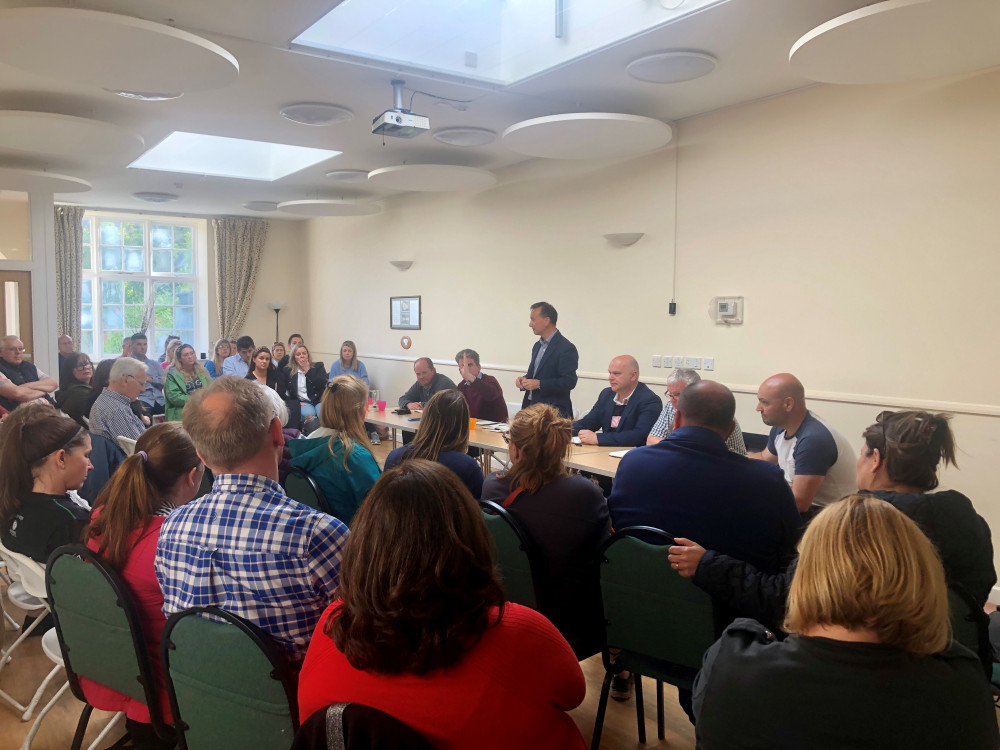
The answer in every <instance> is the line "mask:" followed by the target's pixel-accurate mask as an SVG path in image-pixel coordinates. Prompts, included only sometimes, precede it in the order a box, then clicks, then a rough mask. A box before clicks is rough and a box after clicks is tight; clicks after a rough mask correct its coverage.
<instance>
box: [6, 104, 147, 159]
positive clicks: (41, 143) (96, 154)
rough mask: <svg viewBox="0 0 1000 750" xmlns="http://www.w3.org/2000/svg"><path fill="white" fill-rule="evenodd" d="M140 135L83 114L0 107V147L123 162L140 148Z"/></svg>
mask: <svg viewBox="0 0 1000 750" xmlns="http://www.w3.org/2000/svg"><path fill="white" fill-rule="evenodd" d="M142 147H143V140H142V137H141V136H138V135H136V134H134V133H130V132H128V131H127V130H125V129H124V128H121V127H118V126H117V125H113V124H112V123H110V122H102V121H101V120H91V119H89V118H87V117H72V116H70V115H58V114H51V113H49V112H25V111H20V110H0V150H10V151H18V152H22V153H28V154H40V155H43V156H61V157H72V158H74V159H76V160H81V161H104V160H107V159H114V160H115V161H118V162H120V163H121V164H126V163H128V162H130V161H131V160H132V159H134V158H135V157H136V156H138V155H139V153H140V152H141V151H142Z"/></svg>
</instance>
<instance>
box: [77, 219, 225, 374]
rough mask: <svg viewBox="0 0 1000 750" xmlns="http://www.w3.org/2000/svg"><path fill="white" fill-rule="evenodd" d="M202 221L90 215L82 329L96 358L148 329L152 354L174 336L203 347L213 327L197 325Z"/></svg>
mask: <svg viewBox="0 0 1000 750" xmlns="http://www.w3.org/2000/svg"><path fill="white" fill-rule="evenodd" d="M197 223H198V222H196V221H190V220H178V219H174V218H168V217H152V218H150V217H129V216H121V217H118V216H105V215H103V214H91V213H87V214H85V215H84V219H83V290H82V296H83V310H82V317H81V328H82V331H83V336H82V341H81V344H80V346H81V349H82V350H83V351H85V352H87V353H89V354H91V356H93V357H95V358H103V357H106V356H115V355H117V354H119V353H120V352H121V350H122V339H124V337H125V336H128V335H131V334H133V333H136V332H138V331H142V330H145V331H146V335H147V336H149V354H150V356H152V357H154V358H155V357H156V356H157V353H158V352H162V351H163V344H164V341H165V340H166V338H167V336H169V335H176V336H180V338H181V340H182V341H184V342H185V343H190V344H192V345H193V346H194V347H195V349H198V344H199V343H203V341H202V340H203V339H204V338H205V336H206V334H207V330H205V331H202V330H200V328H202V327H204V326H201V327H199V326H198V325H197V321H198V314H199V311H201V310H203V309H204V307H205V300H204V298H203V297H202V298H201V299H199V296H200V295H199V290H200V289H201V288H202V287H203V285H201V284H199V279H198V277H197V273H198V269H199V265H202V264H203V263H204V259H203V257H202V258H199V248H198V236H199V232H198V231H197V229H198V227H197Z"/></svg>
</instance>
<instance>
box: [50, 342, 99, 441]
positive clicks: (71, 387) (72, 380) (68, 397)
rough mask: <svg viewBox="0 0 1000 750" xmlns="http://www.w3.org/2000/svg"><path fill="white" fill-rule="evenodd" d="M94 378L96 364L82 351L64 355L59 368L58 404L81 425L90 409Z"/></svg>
mask: <svg viewBox="0 0 1000 750" xmlns="http://www.w3.org/2000/svg"><path fill="white" fill-rule="evenodd" d="M93 378H94V364H93V362H91V361H90V357H89V356H87V355H86V354H83V353H82V352H71V353H70V354H67V355H66V356H65V357H63V363H62V367H61V368H59V390H58V391H56V394H55V397H56V406H57V407H58V408H59V409H61V410H62V411H63V413H64V414H66V415H67V416H68V417H70V418H71V419H73V420H75V421H76V423H77V424H78V425H80V426H81V427H86V425H85V424H84V423H83V417H84V415H85V414H86V413H87V412H88V411H89V409H88V408H87V407H88V404H89V402H90V394H91V391H92V390H93V389H92V388H91V383H92V381H93Z"/></svg>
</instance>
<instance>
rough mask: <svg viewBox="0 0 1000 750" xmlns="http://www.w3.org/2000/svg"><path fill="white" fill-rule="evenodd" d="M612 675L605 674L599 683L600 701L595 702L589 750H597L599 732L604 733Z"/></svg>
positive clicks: (599, 744) (599, 741)
mask: <svg viewBox="0 0 1000 750" xmlns="http://www.w3.org/2000/svg"><path fill="white" fill-rule="evenodd" d="M612 677H614V675H613V674H612V673H611V672H607V673H606V674H605V675H604V682H603V683H601V699H600V700H599V701H598V702H597V718H596V719H595V720H594V736H593V737H591V738H590V750H598V748H599V747H600V746H601V732H603V731H604V713H605V712H606V711H607V710H608V693H609V692H610V691H611V678H612Z"/></svg>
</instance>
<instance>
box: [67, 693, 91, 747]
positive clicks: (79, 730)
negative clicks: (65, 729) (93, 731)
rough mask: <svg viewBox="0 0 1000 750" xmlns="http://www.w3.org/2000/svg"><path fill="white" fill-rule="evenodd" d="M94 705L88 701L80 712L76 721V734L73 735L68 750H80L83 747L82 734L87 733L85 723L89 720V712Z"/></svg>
mask: <svg viewBox="0 0 1000 750" xmlns="http://www.w3.org/2000/svg"><path fill="white" fill-rule="evenodd" d="M93 710H94V707H93V706H91V705H90V704H89V703H88V704H87V705H85V706H84V707H83V711H81V712H80V720H79V721H78V722H77V723H76V734H75V735H73V745H72V746H71V748H70V750H80V748H81V747H83V736H84V735H85V734H86V733H87V724H88V723H89V722H90V714H91V713H92V712H93Z"/></svg>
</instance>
